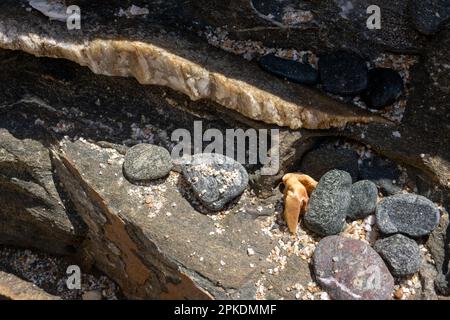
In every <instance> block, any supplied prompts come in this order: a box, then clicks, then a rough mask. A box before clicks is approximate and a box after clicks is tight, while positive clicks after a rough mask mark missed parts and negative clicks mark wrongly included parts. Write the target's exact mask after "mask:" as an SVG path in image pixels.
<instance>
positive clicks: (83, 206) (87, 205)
mask: <svg viewBox="0 0 450 320" xmlns="http://www.w3.org/2000/svg"><path fill="white" fill-rule="evenodd" d="M55 154H58V155H59V156H57V157H56V155H55V157H56V158H57V161H56V162H57V166H56V169H57V172H58V173H59V175H61V177H63V179H62V180H63V181H64V182H63V184H64V187H65V188H67V190H68V193H69V194H70V196H71V197H72V199H73V201H74V204H75V206H76V207H77V210H78V212H79V213H80V214H81V215H82V217H83V219H84V220H85V221H86V223H87V224H88V226H89V230H90V231H89V233H88V239H89V240H88V243H87V244H86V247H85V253H86V255H88V256H90V257H91V259H92V261H95V264H96V265H97V266H98V268H99V269H100V270H102V271H104V272H105V273H106V274H108V275H109V276H110V277H112V278H113V279H115V280H116V281H117V282H118V284H119V285H120V286H121V288H122V289H123V291H124V294H126V295H127V296H128V297H130V298H133V297H140V298H161V299H169V298H173V299H184V298H190V299H211V298H226V297H228V298H233V297H236V295H239V294H241V292H240V290H241V289H242V290H244V289H245V288H247V287H251V288H254V283H256V281H257V276H258V274H257V273H256V272H255V270H260V269H261V268H264V267H265V265H266V264H267V262H266V261H265V260H264V259H260V258H261V254H262V255H263V253H264V252H265V253H266V254H267V255H268V254H269V252H270V250H271V247H270V239H269V238H266V237H264V235H263V234H262V232H261V231H260V229H258V223H255V220H254V218H252V216H251V215H249V214H245V213H243V212H238V213H237V214H231V215H229V216H227V217H226V219H225V220H223V221H220V223H216V222H215V221H214V220H213V219H211V218H210V217H209V216H206V215H202V214H200V213H199V212H196V211H195V210H194V209H193V208H192V207H191V205H190V204H189V202H188V200H187V199H185V198H184V197H183V195H182V194H181V193H182V192H183V188H181V187H180V186H179V183H180V180H179V175H178V174H172V176H171V177H169V178H168V180H169V181H168V182H166V183H165V184H164V185H154V186H150V187H139V186H134V185H132V184H130V183H129V182H128V181H127V180H126V179H125V178H123V177H121V175H120V174H121V166H122V162H123V156H121V155H120V154H119V153H117V151H115V150H113V149H102V148H99V147H98V146H96V145H93V144H90V143H87V142H83V141H77V142H74V143H72V142H69V141H65V142H63V143H62V144H61V148H60V150H59V151H56V150H55ZM108 160H112V161H110V163H112V164H110V165H108V166H107V167H106V168H105V169H103V170H102V174H101V175H100V174H99V172H98V171H99V170H98V168H99V165H100V164H101V163H107V162H108ZM78 186H81V188H79V187H78ZM179 188H181V189H179ZM241 206H244V207H245V206H246V204H241ZM247 207H248V205H247ZM237 209H238V208H237ZM180 230H183V232H180ZM243 241H245V242H244V243H245V244H244V243H243ZM248 247H251V248H253V250H254V251H255V252H260V254H258V255H254V256H248V254H247V248H248ZM263 256H264V255H263Z"/></svg>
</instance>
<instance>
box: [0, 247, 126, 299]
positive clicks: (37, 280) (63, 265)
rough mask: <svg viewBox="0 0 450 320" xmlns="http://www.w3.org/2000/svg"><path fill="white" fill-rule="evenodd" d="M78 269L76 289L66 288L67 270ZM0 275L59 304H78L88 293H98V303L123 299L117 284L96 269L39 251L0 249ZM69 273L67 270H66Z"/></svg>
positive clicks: (74, 257)
mask: <svg viewBox="0 0 450 320" xmlns="http://www.w3.org/2000/svg"><path fill="white" fill-rule="evenodd" d="M74 265H76V266H79V268H80V272H81V274H80V288H79V289H74V288H72V287H71V288H69V287H68V286H67V280H69V276H70V275H74V273H73V270H74V269H72V271H71V272H72V273H71V274H68V273H67V271H68V268H69V267H70V266H72V268H73V266H74ZM0 271H3V272H5V273H8V274H11V275H14V276H16V277H19V278H20V279H22V280H23V281H26V282H28V283H30V284H32V285H33V287H34V288H35V289H38V290H42V291H45V292H46V293H48V294H50V295H52V296H55V297H58V298H59V299H61V300H79V299H81V298H82V296H83V294H85V293H86V292H90V291H99V292H101V296H102V300H103V299H104V300H117V299H120V298H123V295H122V294H121V291H120V289H119V287H118V286H117V284H115V283H114V281H112V280H111V279H110V278H108V277H106V276H105V275H104V274H102V273H101V272H99V270H98V269H95V268H92V266H88V265H87V264H83V259H82V257H76V256H60V255H53V254H48V253H44V252H42V251H37V250H30V249H21V248H14V247H9V246H0ZM69 271H70V270H69Z"/></svg>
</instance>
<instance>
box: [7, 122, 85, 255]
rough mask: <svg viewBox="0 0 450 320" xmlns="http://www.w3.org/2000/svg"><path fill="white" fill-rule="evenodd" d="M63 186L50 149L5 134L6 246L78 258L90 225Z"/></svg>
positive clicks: (34, 142)
mask: <svg viewBox="0 0 450 320" xmlns="http://www.w3.org/2000/svg"><path fill="white" fill-rule="evenodd" d="M58 183H59V182H58V180H57V179H55V178H54V176H53V166H52V161H51V157H50V154H49V151H48V149H46V148H45V147H44V146H43V145H42V144H41V143H40V142H38V141H35V140H31V139H18V138H16V137H14V136H13V135H12V134H11V133H9V132H8V131H7V130H5V129H0V203H1V206H0V220H1V223H0V244H9V245H15V246H21V247H31V248H38V249H41V250H45V251H48V252H52V253H58V254H68V253H74V251H75V250H76V249H75V248H76V247H77V246H78V245H79V244H80V243H81V241H82V240H83V236H84V233H85V230H84V225H83V223H82V221H81V220H80V218H79V217H77V216H76V214H74V213H73V211H71V208H70V204H69V203H67V202H63V199H62V198H61V196H63V197H64V194H63V193H62V192H61V190H60V188H59V186H58Z"/></svg>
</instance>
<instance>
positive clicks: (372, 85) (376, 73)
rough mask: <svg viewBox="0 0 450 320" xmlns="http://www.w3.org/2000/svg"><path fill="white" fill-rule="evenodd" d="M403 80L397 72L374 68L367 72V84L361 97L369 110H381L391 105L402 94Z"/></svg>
mask: <svg viewBox="0 0 450 320" xmlns="http://www.w3.org/2000/svg"><path fill="white" fill-rule="evenodd" d="M403 88H404V85H403V79H402V77H401V76H400V75H399V74H398V72H397V71H395V70H392V69H388V68H375V69H372V70H370V71H369V84H368V86H367V90H366V92H365V93H364V95H363V98H364V101H365V102H366V103H367V105H368V106H369V108H371V109H376V110H379V109H382V108H384V107H387V106H389V105H391V104H393V103H394V102H395V101H396V100H397V99H398V98H399V97H400V96H401V95H402V93H403Z"/></svg>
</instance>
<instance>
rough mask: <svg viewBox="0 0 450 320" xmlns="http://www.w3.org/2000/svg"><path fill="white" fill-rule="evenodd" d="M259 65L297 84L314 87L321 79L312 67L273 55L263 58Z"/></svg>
mask: <svg viewBox="0 0 450 320" xmlns="http://www.w3.org/2000/svg"><path fill="white" fill-rule="evenodd" d="M259 65H260V66H261V68H263V69H264V70H266V71H268V72H271V73H273V74H275V75H277V76H279V77H282V78H286V79H287V80H289V81H292V82H296V83H301V84H307V85H314V84H317V81H318V78H319V74H318V72H317V70H316V69H314V68H313V67H312V66H311V65H309V64H307V63H301V62H297V61H294V60H287V59H283V58H279V57H277V56H275V55H273V54H268V55H265V56H264V57H262V58H261V59H260V60H259Z"/></svg>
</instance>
